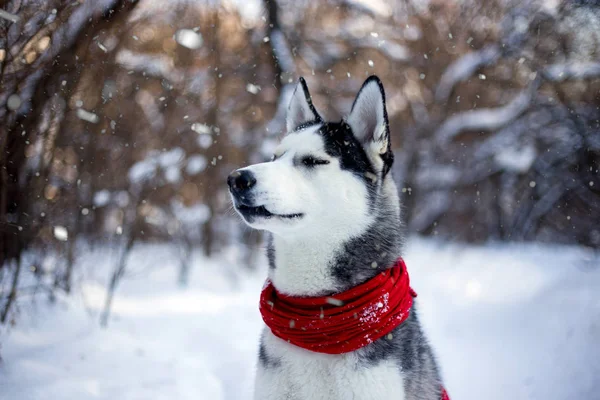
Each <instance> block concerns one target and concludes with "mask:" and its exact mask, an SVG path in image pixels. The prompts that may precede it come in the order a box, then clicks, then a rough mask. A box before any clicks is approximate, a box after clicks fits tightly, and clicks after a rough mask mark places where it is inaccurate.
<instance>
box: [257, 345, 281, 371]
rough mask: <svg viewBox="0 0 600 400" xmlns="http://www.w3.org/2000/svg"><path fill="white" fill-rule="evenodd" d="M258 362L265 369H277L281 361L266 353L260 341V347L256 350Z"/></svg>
mask: <svg viewBox="0 0 600 400" xmlns="http://www.w3.org/2000/svg"><path fill="white" fill-rule="evenodd" d="M258 361H259V362H260V364H261V365H262V366H263V367H265V368H277V367H279V366H280V365H281V361H280V360H279V359H277V358H276V357H271V356H270V355H269V354H268V353H267V349H266V348H265V345H264V343H263V342H262V339H261V341H260V347H259V348H258Z"/></svg>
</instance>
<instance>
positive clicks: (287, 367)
mask: <svg viewBox="0 0 600 400" xmlns="http://www.w3.org/2000/svg"><path fill="white" fill-rule="evenodd" d="M263 340H264V345H265V347H266V348H267V349H268V350H267V351H268V354H269V356H270V357H274V359H278V360H279V362H280V365H278V366H277V367H275V368H273V369H269V368H266V369H264V368H260V367H259V369H258V372H257V377H256V386H255V392H254V398H255V399H256V400H283V399H286V400H346V399H348V400H350V399H354V400H388V399H389V400H404V399H405V395H404V382H403V378H402V373H401V371H400V369H399V367H398V365H397V364H396V363H395V362H394V361H393V360H390V361H384V362H381V363H379V364H378V365H376V366H372V367H369V368H360V367H359V366H358V365H357V364H358V357H357V356H356V354H355V353H346V354H339V355H338V354H336V355H330V354H320V353H313V352H309V351H306V350H303V349H301V348H298V347H296V346H294V345H291V344H289V343H287V342H285V341H283V340H281V339H279V338H277V337H276V336H274V335H273V334H272V333H271V331H270V330H268V329H265V331H264V337H263Z"/></svg>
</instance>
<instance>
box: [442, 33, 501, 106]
mask: <svg viewBox="0 0 600 400" xmlns="http://www.w3.org/2000/svg"><path fill="white" fill-rule="evenodd" d="M500 54H501V52H500V48H499V47H498V46H496V45H490V46H488V47H484V48H483V49H481V50H479V51H474V52H472V53H467V54H465V55H464V56H462V57H461V58H459V59H458V60H456V61H454V62H453V63H452V64H450V65H449V66H448V68H446V71H444V73H443V74H442V77H441V78H440V83H439V85H438V87H437V90H436V91H435V100H436V101H437V102H438V103H444V102H446V101H447V100H448V98H449V97H450V94H452V89H453V88H454V86H456V84H457V83H459V82H463V81H465V80H467V79H468V78H469V77H471V75H473V73H474V72H475V71H477V70H478V69H479V68H481V67H485V66H487V65H490V64H493V63H494V62H496V60H498V58H499V57H500Z"/></svg>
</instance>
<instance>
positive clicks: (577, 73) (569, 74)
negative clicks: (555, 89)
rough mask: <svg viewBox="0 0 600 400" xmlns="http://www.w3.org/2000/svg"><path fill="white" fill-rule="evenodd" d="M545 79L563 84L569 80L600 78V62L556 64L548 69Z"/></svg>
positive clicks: (545, 71) (546, 69) (545, 72)
mask: <svg viewBox="0 0 600 400" xmlns="http://www.w3.org/2000/svg"><path fill="white" fill-rule="evenodd" d="M543 77H544V79H547V80H550V81H553V82H562V81H566V80H569V79H589V78H597V77H600V62H586V63H565V64H554V65H550V66H548V67H546V68H545V69H544V72H543Z"/></svg>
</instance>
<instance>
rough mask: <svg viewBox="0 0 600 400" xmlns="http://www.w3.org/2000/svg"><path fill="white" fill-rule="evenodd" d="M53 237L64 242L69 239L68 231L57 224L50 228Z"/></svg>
mask: <svg viewBox="0 0 600 400" xmlns="http://www.w3.org/2000/svg"><path fill="white" fill-rule="evenodd" d="M52 232H53V233H54V237H55V238H56V239H58V240H60V241H61V242H66V241H67V240H68V239H69V232H68V231H67V228H65V227H64V226H60V225H57V226H55V227H54V228H53V229H52Z"/></svg>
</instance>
